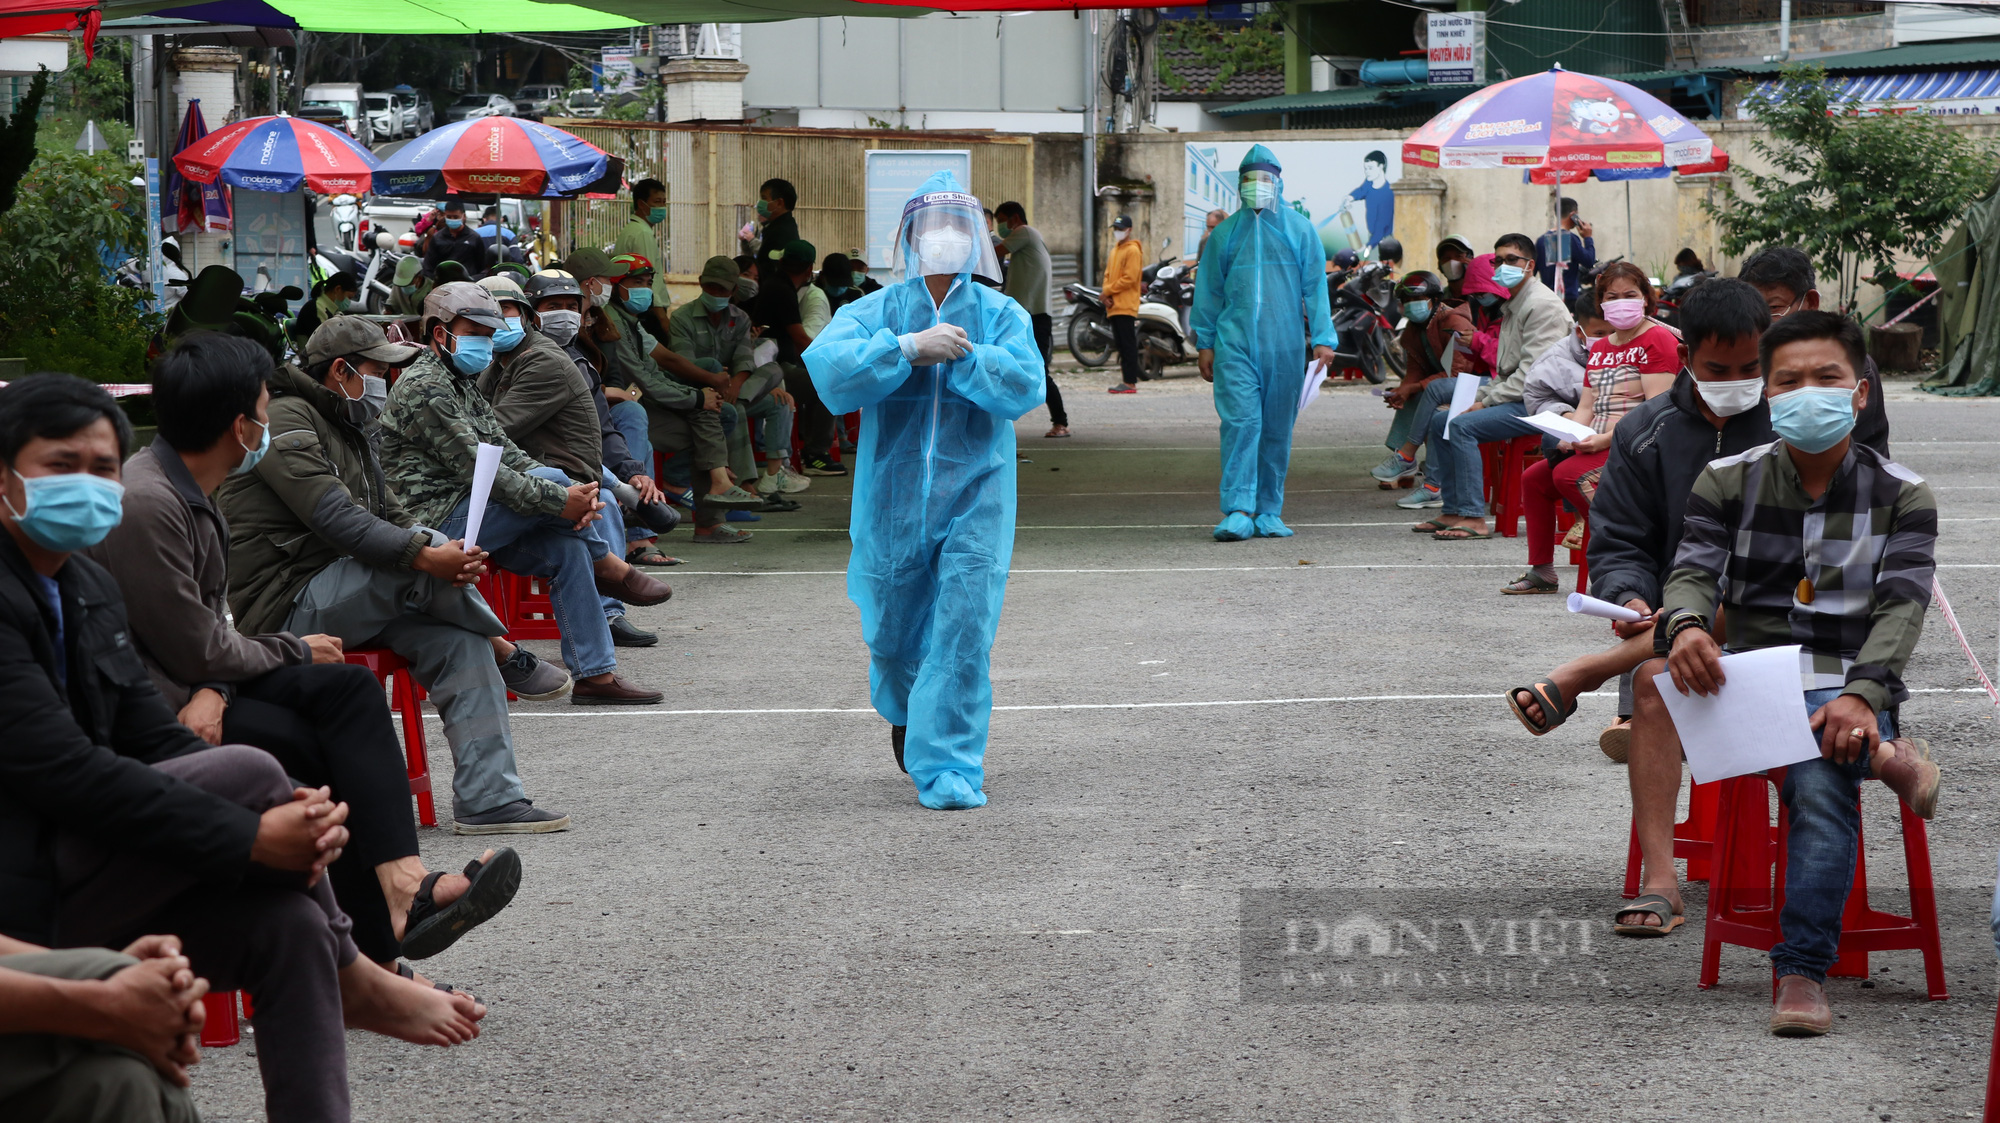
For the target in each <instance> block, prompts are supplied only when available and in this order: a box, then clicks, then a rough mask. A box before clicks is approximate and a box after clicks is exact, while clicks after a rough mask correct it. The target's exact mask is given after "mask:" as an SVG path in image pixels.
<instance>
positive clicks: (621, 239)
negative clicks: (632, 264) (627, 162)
mask: <svg viewBox="0 0 2000 1123" xmlns="http://www.w3.org/2000/svg"><path fill="white" fill-rule="evenodd" d="M666 220H667V185H666V184H664V183H661V182H660V181H659V180H657V179H642V180H640V181H639V182H637V183H635V184H633V185H632V217H631V218H629V219H626V220H625V225H624V226H622V227H620V228H619V230H618V237H617V239H616V240H615V241H613V242H612V243H611V256H613V257H617V256H618V255H620V254H632V255H633V256H635V257H643V258H645V259H646V260H647V261H662V260H665V256H666V255H665V254H663V253H661V251H660V231H659V226H660V224H661V223H663V222H665V221H666ZM653 307H654V314H655V315H657V316H658V317H660V318H661V319H665V318H666V315H667V294H666V292H665V291H664V290H663V289H662V288H661V287H660V285H659V284H658V279H657V275H656V277H655V283H654V286H653Z"/></svg>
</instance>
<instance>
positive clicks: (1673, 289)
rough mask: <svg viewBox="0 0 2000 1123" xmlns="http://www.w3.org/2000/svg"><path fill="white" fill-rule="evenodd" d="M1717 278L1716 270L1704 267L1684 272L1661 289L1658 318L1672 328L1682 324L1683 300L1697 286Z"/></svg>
mask: <svg viewBox="0 0 2000 1123" xmlns="http://www.w3.org/2000/svg"><path fill="white" fill-rule="evenodd" d="M1714 278H1715V270H1713V269H1702V270H1699V271H1697V272H1693V273H1682V274H1681V275H1680V276H1678V277H1675V278H1674V279H1673V282H1672V283H1671V284H1669V285H1668V286H1667V287H1666V288H1664V289H1662V290H1661V291H1660V301H1659V314H1658V317H1657V318H1658V319H1659V321H1660V322H1661V323H1663V324H1665V325H1667V326H1668V327H1670V328H1678V327H1680V326H1681V301H1683V300H1685V299H1687V294H1688V293H1690V292H1693V291H1694V290H1695V288H1696V286H1698V285H1700V284H1702V283H1703V282H1705V281H1710V280H1713V279H1714Z"/></svg>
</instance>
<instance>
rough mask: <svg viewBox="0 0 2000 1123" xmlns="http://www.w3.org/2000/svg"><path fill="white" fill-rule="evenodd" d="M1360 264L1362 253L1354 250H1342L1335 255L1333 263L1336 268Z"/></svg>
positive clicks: (1350, 267) (1349, 267)
mask: <svg viewBox="0 0 2000 1123" xmlns="http://www.w3.org/2000/svg"><path fill="white" fill-rule="evenodd" d="M1359 264H1361V255H1360V254H1358V253H1355V252H1354V251H1353V250H1340V251H1338V252H1337V253H1335V254H1334V255H1333V265H1334V268H1336V269H1352V268H1354V267H1355V266H1357V265H1359Z"/></svg>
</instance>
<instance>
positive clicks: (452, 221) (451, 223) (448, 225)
mask: <svg viewBox="0 0 2000 1123" xmlns="http://www.w3.org/2000/svg"><path fill="white" fill-rule="evenodd" d="M464 225H465V220H464V219H462V218H447V219H445V220H444V228H445V229H446V230H457V229H459V228H460V227H462V226H464Z"/></svg>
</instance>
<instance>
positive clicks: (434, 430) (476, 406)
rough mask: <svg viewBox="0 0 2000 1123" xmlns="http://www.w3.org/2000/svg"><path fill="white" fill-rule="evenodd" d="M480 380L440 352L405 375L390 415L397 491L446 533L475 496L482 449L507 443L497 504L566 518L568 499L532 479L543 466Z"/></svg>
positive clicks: (389, 451)
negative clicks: (513, 434)
mask: <svg viewBox="0 0 2000 1123" xmlns="http://www.w3.org/2000/svg"><path fill="white" fill-rule="evenodd" d="M477 381H478V380H477V376H473V377H460V376H459V374H458V373H457V372H456V371H455V370H452V369H451V368H449V367H447V366H446V365H445V364H444V363H443V362H442V361H440V360H439V359H438V356H437V353H436V352H430V353H427V354H425V355H424V356H423V357H421V358H419V359H418V360H417V361H416V362H414V363H411V364H410V365H409V367H408V368H407V369H405V370H404V371H403V374H402V377H400V378H398V379H397V380H396V385H395V387H394V388H393V389H391V390H390V391H389V404H388V406H387V407H386V408H384V409H383V411H382V470H383V471H384V472H385V473H386V474H387V475H388V477H389V486H390V487H393V488H395V489H396V494H397V495H399V496H401V497H402V499H403V504H404V506H406V507H407V508H408V509H409V512H410V514H411V515H413V516H414V517H415V518H416V520H417V521H418V522H420V523H423V524H424V525H425V526H435V527H442V526H443V525H444V523H445V520H446V519H447V518H449V517H450V516H451V512H452V508H454V507H457V506H458V504H459V502H460V501H461V500H463V499H464V498H465V497H466V496H467V495H468V494H469V493H470V492H471V490H472V464H473V460H474V458H475V456H476V455H477V452H478V446H479V445H481V444H490V445H499V446H500V448H501V449H502V450H503V451H502V452H501V456H500V474H499V476H498V477H496V478H495V479H494V481H493V502H495V503H499V504H500V505H501V506H504V507H506V508H508V509H510V510H513V511H518V512H520V513H521V514H524V515H556V514H561V513H562V509H563V504H564V503H565V502H566V501H567V500H568V498H569V495H568V493H567V492H566V491H565V490H564V489H563V487H562V486H561V485H560V484H557V483H556V482H555V481H553V480H545V479H542V478H540V477H538V476H530V475H528V474H527V473H528V472H529V471H531V470H533V469H535V468H539V467H541V465H540V464H538V463H536V462H535V460H534V458H533V457H530V456H529V455H528V454H527V453H525V452H522V451H521V448H520V446H519V445H516V444H515V443H514V442H513V441H512V440H510V439H509V438H508V436H507V431H506V430H505V429H504V428H502V427H501V425H500V418H499V416H498V415H496V414H495V413H494V412H493V406H492V405H491V404H490V403H489V402H487V400H486V399H485V398H483V397H481V396H480V393H479V388H478V385H477Z"/></svg>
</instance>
